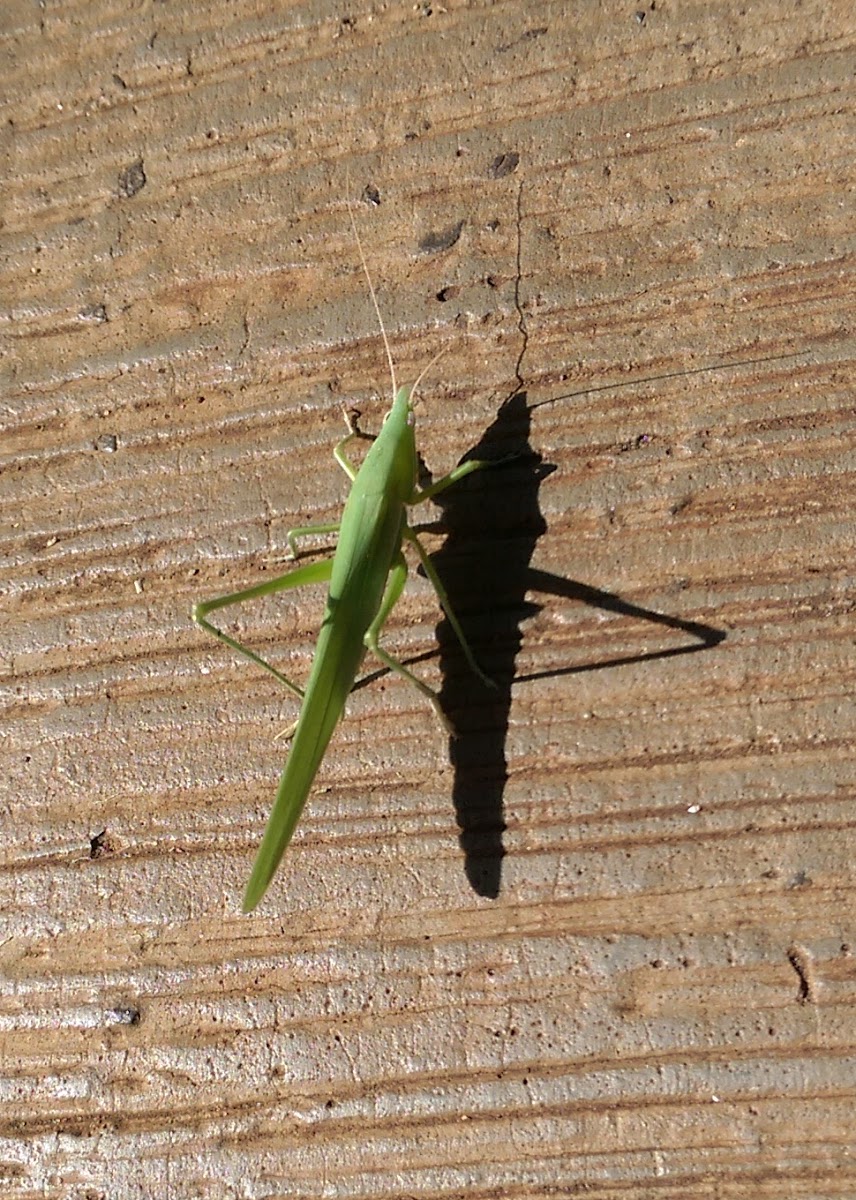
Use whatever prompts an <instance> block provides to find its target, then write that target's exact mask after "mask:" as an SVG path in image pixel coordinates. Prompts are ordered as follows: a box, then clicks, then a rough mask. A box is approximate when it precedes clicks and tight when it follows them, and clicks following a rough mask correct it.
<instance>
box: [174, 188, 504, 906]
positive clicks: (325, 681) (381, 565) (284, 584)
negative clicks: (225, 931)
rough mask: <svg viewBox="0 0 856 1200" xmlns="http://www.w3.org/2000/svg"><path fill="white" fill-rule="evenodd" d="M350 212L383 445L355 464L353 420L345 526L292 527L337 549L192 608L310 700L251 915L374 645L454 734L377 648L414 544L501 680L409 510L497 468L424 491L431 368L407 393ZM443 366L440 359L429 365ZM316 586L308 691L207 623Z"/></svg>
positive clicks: (250, 897) (250, 899)
mask: <svg viewBox="0 0 856 1200" xmlns="http://www.w3.org/2000/svg"><path fill="white" fill-rule="evenodd" d="M348 212H349V215H350V218H351V227H352V229H353V232H354V238H355V240H356V243H357V249H358V250H359V255H360V261H361V263H362V267H363V271H364V273H365V277H366V280H367V282H368V286H369V293H370V295H371V299H372V304H373V305H374V310H375V313H376V315H377V319H378V323H379V325H380V331H381V336H382V338H383V344H384V348H385V350H386V357H387V362H388V363H389V370H390V375H391V377H392V394H393V401H392V406H391V408H390V410H389V412H388V413H387V414H386V417H385V418H384V423H383V426H382V428H381V431H380V433H379V434H378V435H377V437H376V438H375V439H374V442H373V444H372V446H371V448H370V449H369V451H368V453H367V454H366V456H365V459H364V460H363V463H362V465H361V466H360V468H359V470H357V469H356V468H355V467H354V466H353V465H352V464H351V462H350V460H349V459H348V457H347V455H346V453H345V447H346V446H347V444H348V443H349V442H350V441H352V440H353V439H354V438H356V437H358V436H363V435H361V434H359V433H358V431H357V430H356V429H355V427H354V426H353V424H352V423H351V422H349V423H348V428H349V433H348V436H347V437H345V438H344V439H343V440H342V441H341V442H339V444H338V445H337V446H336V448H335V449H334V451H333V454H334V457H335V459H336V461H337V462H338V464H339V465H340V466H341V468H342V469H343V470H344V472H345V474H346V475H347V476H348V477H349V479H350V480H351V490H350V494H349V495H348V499H347V501H346V503H345V507H344V510H343V512H342V519H341V521H340V522H338V523H336V524H333V525H316V526H305V527H301V528H297V529H293V530H291V531H290V532H289V534H288V536H287V541H288V546H289V550H290V552H291V554H292V556H293V557H296V539H297V538H299V537H303V536H305V535H307V534H315V533H338V535H339V537H338V543H337V546H336V550H335V553H334V554H333V557H332V558H327V559H324V560H322V561H320V562H315V563H311V564H308V565H306V566H301V567H296V568H294V569H293V570H291V571H289V572H287V573H286V574H285V575H280V576H279V577H278V578H276V579H270V580H266V581H265V582H264V583H260V584H257V585H256V586H255V587H250V588H245V589H243V590H241V591H238V592H230V593H229V594H228V595H225V596H218V597H217V598H215V599H213V600H206V601H203V602H202V603H199V604H196V605H194V607H193V620H194V621H195V622H196V624H197V625H199V626H200V627H201V628H202V629H205V630H207V631H208V632H209V633H211V634H213V635H214V636H215V637H216V638H219V639H220V641H222V642H225V643H226V644H227V645H228V646H231V647H232V649H234V650H237V651H238V652H239V653H240V654H243V655H244V656H245V657H247V658H249V659H251V660H252V661H253V662H254V663H256V664H258V665H259V666H261V667H264V669H265V670H266V671H269V672H270V673H271V674H272V675H274V676H275V677H276V678H277V679H278V680H279V681H280V683H282V684H283V685H284V686H285V687H286V688H288V690H289V691H291V692H293V693H294V694H295V695H296V696H298V697H299V698H300V700H301V707H300V716H299V717H298V720H297V722H296V724H295V726H294V727H293V741H292V744H291V750H290V752H289V755H288V759H287V760H286V764H285V768H284V770H283V772H282V776H281V778H280V782H279V788H278V790H277V794H276V799H275V801H274V806H273V810H272V811H271V814H270V818H269V819H268V823H267V827H266V829H265V832H264V836H263V838H262V843H261V846H260V847H259V851H258V854H257V856H256V860H255V863H254V865H253V869H252V873H251V875H250V878H249V881H248V883H247V887H246V890H245V892H244V900H243V910H244V912H250V911H251V910H252V909H254V908H255V907H256V905H257V904H258V903H259V901H260V900H261V898H262V896H263V895H264V893H265V891H266V889H267V887H268V884H269V883H270V881H271V879H272V878H273V875H274V872H275V871H276V869H277V866H278V865H279V862H280V859H281V858H282V855H283V853H284V852H285V849H286V847H287V846H288V843H289V841H290V840H291V836H292V834H293V832H294V828H295V826H296V824H297V821H298V819H299V817H300V814H301V812H302V810H303V806H304V804H305V803H306V799H307V797H308V795H309V791H310V789H311V787H312V783H313V781H314V779H315V775H316V773H317V771H318V768H319V766H320V765H321V760H322V759H323V757H324V754H325V751H326V749H327V745H328V743H329V741H330V738H331V737H332V735H333V731H334V729H335V727H336V725H337V723H338V721H339V718H340V717H341V716H342V712H343V710H344V707H345V701H346V700H347V698H348V695H349V693H350V692H351V690H352V688H353V687H354V683H355V681H356V676H357V671H358V670H359V668H360V664H361V663H362V660H363V656H364V655H365V652H366V650H367V649H369V650H372V651H373V653H374V654H375V655H376V656H377V657H378V658H379V659H380V661H381V662H382V663H383V664H384V666H386V667H388V668H389V669H390V670H393V671H396V672H397V673H398V674H399V675H402V676H404V677H405V678H406V679H408V680H410V682H411V683H413V684H414V685H415V686H416V687H417V688H418V689H419V691H420V692H422V694H423V695H424V696H426V697H427V698H428V700H430V702H431V704H432V705H433V706H434V708H435V710H436V712H437V714H438V716H439V718H440V720H441V722H442V723H443V726H444V727H445V728H446V729H447V730H448V731H450V732H451V730H450V726H449V723H448V721H447V719H446V717H445V714H444V713H443V710H442V708H441V707H440V701H439V698H438V696H437V694H436V693H435V692H434V691H433V690H432V689H431V688H429V687H428V685H427V684H425V683H423V682H422V680H420V679H417V678H416V676H415V675H413V674H412V673H411V672H410V671H409V670H408V669H407V667H405V666H404V664H403V663H401V662H399V661H398V660H397V659H395V658H393V657H392V655H391V654H389V653H387V651H386V650H384V649H382V647H381V646H379V645H378V637H379V635H380V631H381V629H382V628H383V626H384V623H385V622H386V620H387V618H388V616H389V614H390V612H391V611H392V609H393V607H394V606H395V604H396V602H397V600H398V598H399V596H400V595H401V592H402V590H403V588H404V585H405V582H406V579H407V565H406V563H405V560H404V555H403V553H402V546H403V544H404V543H405V542H408V543H409V544H410V545H412V546H413V547H414V549H415V551H416V553H417V554H418V556H419V561H420V563H421V564H422V568H423V570H424V571H425V574H426V576H427V577H428V579H429V580H430V582H431V584H432V585H433V587H434V590H435V591H436V593H437V596H438V599H439V601H440V603H441V605H442V607H443V609H444V611H445V613H446V616H447V617H448V619H449V623H450V624H451V626H452V628H453V629H454V631H455V633H456V635H457V637H458V640H459V641H460V643H461V646H462V648H463V651H464V654H465V655H466V658H467V661H468V662H469V664H470V666H471V667H472V669H473V670H474V671H475V672H476V674H477V675H478V676H479V677H480V678H481V679H482V680H483V681H484V682H485V683H486V684H488V685H490V686H493V681H492V680H490V679H489V678H488V677H487V676H486V675H485V674H484V673H483V672H482V670H481V668H480V667H479V665H478V663H477V662H476V659H475V656H474V654H473V652H472V650H471V648H470V646H469V644H468V642H467V639H466V637H465V636H464V632H463V630H462V628H461V626H460V623H459V621H458V619H457V617H456V616H455V614H454V612H453V611H452V609H451V608H450V606H449V600H448V597H447V595H446V591H445V589H444V587H443V584H442V583H441V581H440V578H439V576H438V575H437V572H436V570H435V568H434V566H433V564H432V562H431V559H430V558H429V557H428V554H427V552H426V551H425V549H424V547H423V546H422V545H421V543H420V541H419V538H418V536H417V534H416V532H415V531H414V530H413V529H411V527H410V525H409V524H408V523H407V513H406V508H407V506H409V505H412V504H421V503H422V502H423V501H424V500H429V499H430V498H431V497H432V496H436V495H438V493H440V492H442V491H444V490H445V489H446V488H447V487H449V486H450V485H451V484H453V483H456V482H457V481H458V480H459V479H463V478H464V476H466V475H469V474H470V473H471V472H472V471H477V470H479V469H481V468H482V467H486V466H491V465H493V464H492V463H490V462H486V461H481V460H471V461H469V462H465V463H461V464H460V465H459V466H457V467H455V469H454V470H452V471H450V472H449V473H448V475H444V476H443V478H442V479H439V480H437V481H436V482H434V483H432V484H430V485H429V486H428V487H425V488H421V489H420V488H419V486H418V483H417V471H418V461H417V455H416V441H415V436H414V426H415V419H414V414H413V396H414V393H415V390H416V388H417V387H418V385H419V383H420V381H421V379H422V377H423V375H424V374H425V371H423V372H422V374H421V375H420V376H419V378H418V379H417V381H416V383H415V384H414V385H413V387H400V388H399V387H398V386H397V385H396V381H395V365H394V363H393V360H392V351H391V349H390V345H389V339H388V337H387V334H386V329H385V328H384V324H383V318H382V317H381V314H380V307H379V305H378V301H377V296H376V294H375V290H374V286H373V284H372V281H371V276H370V275H369V271H368V266H367V264H366V259H365V254H364V252H363V248H362V243H361V242H360V236H359V233H358V231H357V226H356V221H355V220H354V214H353V210H352V209H351V206H350V202H349V203H348ZM435 361H436V358H435V359H434V360H432V363H429V364H428V367H430V366H431V365H432V364H433V362H435ZM428 367H426V370H427V369H428ZM308 583H328V584H329V589H328V593H327V603H326V606H325V609H324V616H323V620H322V623H321V630H320V632H319V634H318V640H317V642H316V645H315V655H314V658H313V660H312V667H311V670H310V674H309V680H308V682H307V684H306V687H305V689H304V688H301V687H299V686H298V685H297V684H296V683H293V682H292V681H291V680H290V679H288V678H286V676H285V675H283V674H282V673H281V672H280V671H278V670H277V669H276V667H273V666H271V664H270V663H268V662H265V660H264V659H263V658H261V657H260V655H258V654H256V653H255V652H254V651H252V650H250V649H249V648H248V647H246V646H243V645H242V644H241V643H240V642H238V641H237V640H236V639H234V638H232V637H230V636H229V635H228V634H226V633H224V632H223V631H222V630H221V629H218V628H216V626H214V625H213V624H212V623H211V622H210V621H209V620H208V614H209V613H211V612H213V611H214V610H216V609H219V608H225V607H227V606H228V605H231V604H240V603H241V602H242V601H244V600H253V599H258V598H259V597H262V596H270V595H271V594H273V593H275V592H280V591H285V590H287V589H289V588H295V587H300V586H302V585H303V584H308Z"/></svg>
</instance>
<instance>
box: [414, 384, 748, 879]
mask: <svg viewBox="0 0 856 1200" xmlns="http://www.w3.org/2000/svg"><path fill="white" fill-rule="evenodd" d="M526 400H527V397H526V393H525V392H524V391H517V392H515V393H514V394H512V395H511V396H509V397H508V399H506V400H505V401H504V402H503V403H502V405H501V406H500V408H499V410H498V412H497V416H496V419H495V420H494V421H493V423H492V424H491V425H490V426H489V428H488V429H487V430H486V431H485V433H484V435H483V436H482V438H481V439H480V440H479V442H478V444H477V445H475V446H473V447H472V449H471V450H469V451H468V452H467V453H466V454H465V455H464V456H463V458H462V459H461V462H465V461H467V460H469V459H471V458H481V459H496V458H501V459H506V458H509V459H510V461H507V462H503V463H502V464H501V465H498V466H497V467H496V468H494V469H492V470H488V471H479V472H476V473H475V474H473V475H470V476H468V477H467V478H466V479H463V480H462V481H461V482H460V483H459V484H458V485H456V486H455V487H454V488H450V489H449V491H448V492H444V493H443V494H442V495H440V496H437V497H436V498H435V502H436V503H437V504H438V505H439V506H440V507H441V508H442V510H443V516H442V519H441V520H440V521H439V522H436V523H433V522H432V523H431V524H429V525H420V526H419V528H421V529H432V530H433V529H437V530H438V531H442V532H444V533H445V534H446V540H445V542H444V544H443V547H442V548H441V549H440V550H439V551H438V552H437V553H436V554H434V555H433V556H432V559H433V562H434V564H435V566H436V567H437V570H438V571H439V573H440V576H441V578H442V580H443V583H444V585H445V587H446V590H447V592H448V596H449V601H450V604H451V607H452V610H453V611H454V612H455V613H456V615H457V616H458V618H459V620H460V623H461V625H462V627H463V629H464V633H465V634H466V636H467V638H468V640H469V641H470V643H471V645H472V646H473V649H474V651H475V653H476V657H477V658H478V659H479V661H480V662H481V663H482V665H483V666H484V668H485V670H486V671H487V673H488V674H489V675H490V676H491V678H492V679H493V680H494V681H495V683H496V685H497V686H496V688H495V689H489V688H487V687H486V686H485V685H484V684H483V683H482V682H481V681H480V680H479V679H478V677H477V676H475V675H474V674H473V672H472V671H471V670H470V669H469V667H468V665H467V663H466V660H465V659H464V656H463V654H462V652H461V649H460V646H459V643H458V641H457V638H456V637H455V634H454V631H453V630H452V628H451V626H450V624H449V622H448V621H447V620H446V619H445V618H444V619H443V620H441V621H440V623H439V625H438V627H437V640H438V643H439V646H440V651H439V653H440V669H441V678H442V681H443V682H442V686H441V689H440V700H441V704H442V706H443V709H444V711H445V712H446V713H447V714H448V716H449V718H450V720H451V722H452V724H453V726H454V728H455V731H456V736H454V737H452V738H450V739H449V757H450V761H451V764H452V768H453V772H454V778H453V801H454V806H455V816H456V819H457V824H458V829H459V841H460V845H461V848H462V850H463V853H464V866H465V871H466V875H467V879H468V880H469V883H470V885H471V887H472V888H473V890H474V891H475V892H476V893H477V894H478V895H480V896H484V897H487V898H491V899H495V898H496V897H497V896H498V895H499V892H500V886H501V878H502V860H503V858H504V856H505V848H504V845H503V834H504V832H505V829H506V825H505V820H504V813H503V794H504V790H505V784H506V781H507V779H508V763H507V758H506V749H505V744H506V736H507V731H508V718H509V711H510V708H511V698H512V684H513V683H515V682H517V683H519V682H521V677H520V676H517V675H516V673H515V668H516V660H517V656H518V654H519V652H520V648H521V645H522V630H521V626H522V622H523V621H524V620H526V619H527V618H530V617H532V616H534V615H535V614H536V613H538V612H540V610H541V607H542V606H541V605H540V604H537V603H534V602H533V601H531V600H529V599H527V594H528V593H529V592H530V591H536V592H540V593H546V594H549V595H555V596H561V597H564V598H567V599H571V600H578V601H580V602H582V603H583V604H587V605H590V606H592V607H596V608H601V609H605V610H607V611H608V612H614V613H619V614H621V615H624V616H630V617H636V618H641V619H644V620H646V621H649V622H651V623H653V624H655V625H659V626H662V627H665V628H667V629H670V630H675V631H678V632H679V633H683V634H686V635H687V636H688V637H689V638H690V639H691V640H690V641H689V642H682V643H681V644H680V645H678V646H675V647H671V648H668V649H659V650H653V651H650V652H640V653H638V654H631V655H624V656H621V657H613V658H610V659H607V660H603V661H598V662H589V663H584V664H575V665H573V666H569V667H559V668H558V669H554V670H551V671H549V672H545V673H544V677H547V676H549V677H553V676H557V675H565V674H574V673H577V672H582V671H593V670H599V669H603V668H606V667H614V666H618V665H622V664H627V663H634V662H645V661H648V660H653V659H658V658H668V657H673V656H675V655H678V654H691V653H695V652H698V651H700V650H706V649H709V648H711V647H712V646H715V645H717V643H719V642H721V641H722V640H723V639H724V637H725V633H724V632H723V631H722V630H718V629H714V628H713V627H711V626H709V625H704V624H701V623H700V622H696V621H684V620H681V619H680V618H678V617H672V616H668V615H666V614H664V613H659V612H655V611H653V610H650V609H645V608H642V607H640V606H639V605H636V604H630V603H628V602H627V601H625V600H622V599H621V598H620V597H619V596H616V595H614V594H613V593H610V592H606V591H602V590H601V589H599V588H595V587H590V586H589V585H587V584H584V583H580V582H578V581H576V580H572V579H563V578H562V577H561V576H558V575H553V574H550V573H549V572H547V571H540V570H537V569H535V568H533V567H532V566H531V565H530V564H531V560H532V554H533V551H534V549H535V546H536V544H537V541H538V538H539V537H540V536H541V535H542V534H543V533H544V532H545V531H546V528H547V526H546V522H545V520H544V518H543V516H542V514H541V510H540V507H539V503H538V492H539V488H540V485H541V481H542V480H543V479H545V478H546V477H547V476H548V475H550V474H551V473H552V472H553V471H554V470H555V469H556V467H555V465H554V464H551V463H545V462H544V461H543V459H542V457H541V456H540V455H539V454H538V453H537V452H536V451H535V450H533V448H532V447H531V446H530V444H529V432H530V410H529V408H528V407H527V403H526ZM539 677H541V676H538V675H530V676H526V677H525V678H527V679H534V678H539Z"/></svg>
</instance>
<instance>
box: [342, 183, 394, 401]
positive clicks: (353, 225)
mask: <svg viewBox="0 0 856 1200" xmlns="http://www.w3.org/2000/svg"><path fill="white" fill-rule="evenodd" d="M346 186H347V189H348V190H347V191H346V192H345V199H346V201H347V203H348V216H349V217H350V218H351V229H353V231H354V238H355V240H356V243H357V249H358V250H359V252H360V262H361V263H362V264H363V274H364V275H365V277H366V283H367V284H368V285H369V292H370V294H371V298H372V304H373V305H374V310H375V313H376V314H377V323H378V325H380V332H381V337H382V338H383V344H384V348H385V350H386V361H387V362H388V363H389V374H390V376H391V378H392V398H393V400H394V399H395V397H396V396H397V394H398V386H397V384H396V382H395V363H394V362H393V361H392V351H391V350H390V348H389V338H388V337H387V336H386V328H385V326H384V323H383V317H382V316H381V315H380V305H379V304H378V302H377V296H376V294H375V290H374V284H373V283H372V277H371V275H370V274H369V268H368V263H367V262H366V256H365V253H364V251H363V243H362V242H361V241H360V233H359V230H358V229H357V222H356V220H355V219H354V206H353V205H352V204H351V180H350V177H348V179H347V181H346Z"/></svg>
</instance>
